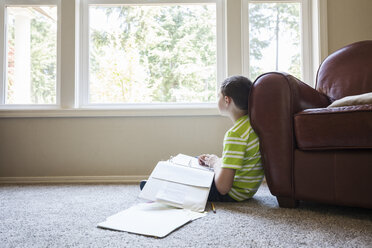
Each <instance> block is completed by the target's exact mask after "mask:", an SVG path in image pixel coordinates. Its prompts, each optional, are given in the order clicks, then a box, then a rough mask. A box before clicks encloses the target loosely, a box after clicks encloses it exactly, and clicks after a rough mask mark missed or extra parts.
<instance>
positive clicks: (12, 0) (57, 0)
mask: <svg viewBox="0 0 372 248" xmlns="http://www.w3.org/2000/svg"><path fill="white" fill-rule="evenodd" d="M33 5H34V6H42V5H55V6H57V61H56V63H57V68H56V73H57V75H56V103H55V104H6V87H7V85H6V84H7V82H6V76H7V75H6V74H7V54H6V51H7V44H6V41H7V37H6V28H7V22H6V18H5V17H6V7H7V6H12V7H17V6H18V7H23V6H33ZM60 41H61V0H3V1H1V2H0V57H1V58H2V59H1V60H0V109H15V110H17V109H22V110H23V109H58V108H59V107H60V106H61V42H60Z"/></svg>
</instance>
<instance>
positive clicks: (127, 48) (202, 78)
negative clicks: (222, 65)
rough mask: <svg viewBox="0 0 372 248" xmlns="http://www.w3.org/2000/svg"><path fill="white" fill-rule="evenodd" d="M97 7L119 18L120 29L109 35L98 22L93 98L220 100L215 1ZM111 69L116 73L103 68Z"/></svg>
mask: <svg viewBox="0 0 372 248" xmlns="http://www.w3.org/2000/svg"><path fill="white" fill-rule="evenodd" d="M91 8H92V7H91ZM95 9H96V11H97V10H98V11H104V12H105V13H106V16H107V18H108V19H110V20H112V18H113V19H115V18H114V17H116V18H117V19H116V22H118V23H120V28H119V29H114V31H111V32H110V34H107V33H106V32H105V31H103V30H97V29H94V27H92V30H91V37H90V38H91V41H92V44H93V47H91V55H90V62H91V66H90V72H91V75H92V77H91V82H90V86H91V88H90V101H91V102H211V101H215V99H216V68H215V67H216V60H217V57H216V27H215V11H214V10H213V9H212V8H211V7H210V6H197V7H195V6H188V5H181V6H177V5H174V6H167V7H165V6H164V7H162V6H151V7H150V6H147V7H146V6H142V7H138V6H123V7H116V8H112V7H110V8H107V7H95ZM108 37H110V38H108ZM113 54H115V55H113ZM112 56H114V57H112ZM110 61H111V62H110ZM112 61H116V64H115V65H113V63H112ZM108 64H111V65H112V66H111V67H110V66H107V65H108ZM129 68H131V69H129ZM107 69H109V70H110V71H111V72H114V71H115V73H103V71H104V70H107ZM119 92H120V93H119ZM110 96H115V97H114V98H112V99H109V98H110Z"/></svg>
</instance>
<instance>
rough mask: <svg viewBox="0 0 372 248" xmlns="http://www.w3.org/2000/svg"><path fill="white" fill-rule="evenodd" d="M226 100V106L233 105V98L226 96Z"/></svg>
mask: <svg viewBox="0 0 372 248" xmlns="http://www.w3.org/2000/svg"><path fill="white" fill-rule="evenodd" d="M224 98H225V103H226V104H230V103H231V101H232V98H231V97H229V96H225V97H224Z"/></svg>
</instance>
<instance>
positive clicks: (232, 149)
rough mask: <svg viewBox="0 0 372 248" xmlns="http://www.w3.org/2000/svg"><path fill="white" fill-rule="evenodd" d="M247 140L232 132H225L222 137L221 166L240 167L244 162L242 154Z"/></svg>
mask: <svg viewBox="0 0 372 248" xmlns="http://www.w3.org/2000/svg"><path fill="white" fill-rule="evenodd" d="M246 148H247V141H246V140H245V139H243V138H241V137H240V136H239V135H237V134H235V133H234V132H231V131H229V132H227V133H226V135H225V139H224V147H223V154H222V166H221V167H222V168H229V169H236V170H238V169H241V168H242V166H243V164H244V154H245V150H246Z"/></svg>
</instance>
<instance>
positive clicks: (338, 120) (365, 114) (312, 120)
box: [294, 104, 372, 150]
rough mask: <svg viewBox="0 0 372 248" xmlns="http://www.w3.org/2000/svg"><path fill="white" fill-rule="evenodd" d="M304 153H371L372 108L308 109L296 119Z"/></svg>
mask: <svg viewBox="0 0 372 248" xmlns="http://www.w3.org/2000/svg"><path fill="white" fill-rule="evenodd" d="M294 129H295V136H296V142H297V146H298V148H299V149H302V150H329V149H364V148H365V149H371V148H372V104H366V105H357V106H347V107H337V108H320V109H307V110H304V111H301V112H299V113H297V114H296V115H295V117H294Z"/></svg>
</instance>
